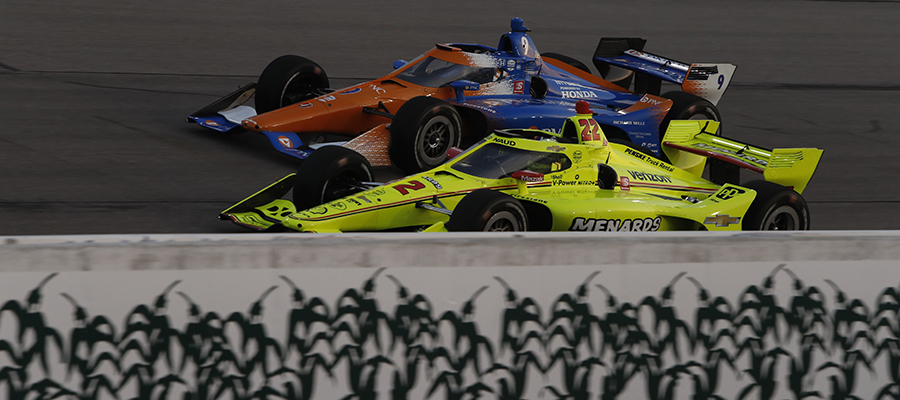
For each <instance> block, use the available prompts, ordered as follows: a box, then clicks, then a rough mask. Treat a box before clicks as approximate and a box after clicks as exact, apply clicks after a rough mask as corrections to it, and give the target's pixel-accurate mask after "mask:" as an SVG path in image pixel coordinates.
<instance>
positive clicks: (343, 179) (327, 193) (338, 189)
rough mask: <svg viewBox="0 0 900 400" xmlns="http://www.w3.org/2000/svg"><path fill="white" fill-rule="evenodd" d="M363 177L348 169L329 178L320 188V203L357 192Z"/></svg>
mask: <svg viewBox="0 0 900 400" xmlns="http://www.w3.org/2000/svg"><path fill="white" fill-rule="evenodd" d="M363 179H364V178H361V177H359V176H358V175H357V174H355V173H353V172H350V171H348V172H344V173H342V174H339V175H337V176H335V177H333V178H331V179H329V180H328V181H327V182H325V186H324V187H323V188H322V199H321V200H322V204H325V203H328V202H331V201H334V200H337V199H340V198H343V197H347V196H349V195H351V194H354V193H357V192H359V191H360V182H362V181H363Z"/></svg>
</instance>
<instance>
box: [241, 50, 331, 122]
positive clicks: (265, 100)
mask: <svg viewBox="0 0 900 400" xmlns="http://www.w3.org/2000/svg"><path fill="white" fill-rule="evenodd" d="M328 87H329V82H328V75H326V74H325V70H324V69H323V68H322V67H320V66H319V64H316V63H315V62H314V61H312V60H309V59H307V58H303V57H300V56H295V55H284V56H281V57H278V58H276V59H274V60H272V62H270V63H269V65H268V66H266V69H264V70H263V72H262V74H260V75H259V82H257V84H256V95H255V97H256V113H257V114H262V113H266V112H269V111H272V110H276V109H279V108H281V107H284V106H288V105H290V104H293V103H297V102H300V101H303V100H306V99H310V98H313V97H315V96H316V95H315V92H316V91H318V90H319V89H327V88H328ZM304 92H306V93H305V94H304ZM291 94H293V95H292V96H289V95H291ZM287 97H291V99H293V101H291V99H288V98H287Z"/></svg>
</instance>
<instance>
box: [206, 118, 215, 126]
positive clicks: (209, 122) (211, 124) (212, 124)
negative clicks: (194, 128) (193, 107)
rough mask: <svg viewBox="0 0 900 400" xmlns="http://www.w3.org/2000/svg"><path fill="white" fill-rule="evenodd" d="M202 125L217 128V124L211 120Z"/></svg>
mask: <svg viewBox="0 0 900 400" xmlns="http://www.w3.org/2000/svg"><path fill="white" fill-rule="evenodd" d="M204 124H206V125H209V126H219V123H218V122H216V121H213V120H211V119H208V120H206V122H204Z"/></svg>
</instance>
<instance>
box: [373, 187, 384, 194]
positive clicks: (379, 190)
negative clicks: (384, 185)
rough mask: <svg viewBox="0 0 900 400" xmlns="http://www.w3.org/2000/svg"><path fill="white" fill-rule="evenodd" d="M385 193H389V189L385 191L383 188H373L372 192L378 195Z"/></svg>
mask: <svg viewBox="0 0 900 400" xmlns="http://www.w3.org/2000/svg"><path fill="white" fill-rule="evenodd" d="M385 193H387V191H385V190H384V189H381V188H378V189H372V194H374V195H376V196H381V195H384V194H385Z"/></svg>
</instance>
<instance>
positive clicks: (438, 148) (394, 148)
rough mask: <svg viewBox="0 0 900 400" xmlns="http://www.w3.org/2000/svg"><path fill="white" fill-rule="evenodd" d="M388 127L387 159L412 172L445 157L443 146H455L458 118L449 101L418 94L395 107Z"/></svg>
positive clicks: (440, 161)
mask: <svg viewBox="0 0 900 400" xmlns="http://www.w3.org/2000/svg"><path fill="white" fill-rule="evenodd" d="M390 130H391V144H390V147H389V153H390V156H391V162H392V163H394V165H396V166H397V167H399V168H400V169H402V170H403V172H406V173H407V174H414V173H417V172H421V171H425V170H429V169H432V168H434V167H437V166H438V165H440V164H441V163H443V162H444V161H447V150H449V149H450V148H451V147H458V146H459V142H460V138H461V137H462V118H460V116H459V112H457V111H456V109H455V108H453V106H452V105H450V103H447V102H446V101H443V100H440V99H435V98H432V97H425V96H419V97H413V98H412V99H409V100H408V101H407V102H406V103H404V104H403V105H402V106H401V107H400V109H399V110H397V114H396V115H395V116H394V121H393V122H391V128H390Z"/></svg>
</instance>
